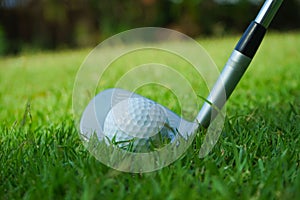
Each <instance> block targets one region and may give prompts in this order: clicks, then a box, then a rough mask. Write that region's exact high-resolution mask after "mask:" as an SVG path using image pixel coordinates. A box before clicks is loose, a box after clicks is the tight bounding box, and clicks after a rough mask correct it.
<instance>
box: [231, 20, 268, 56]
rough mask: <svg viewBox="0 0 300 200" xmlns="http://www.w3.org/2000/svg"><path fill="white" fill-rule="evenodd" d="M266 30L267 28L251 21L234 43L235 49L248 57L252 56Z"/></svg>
mask: <svg viewBox="0 0 300 200" xmlns="http://www.w3.org/2000/svg"><path fill="white" fill-rule="evenodd" d="M266 30H267V29H266V28H265V27H264V26H262V25H261V24H258V23H256V22H255V21H252V22H251V24H250V25H249V26H248V28H247V30H246V31H245V32H244V34H243V36H242V38H241V39H240V41H239V42H238V44H237V45H236V47H235V50H237V51H239V52H241V53H242V54H244V55H245V56H248V57H249V58H253V57H254V55H255V53H256V51H257V49H258V47H259V45H260V43H261V41H262V40H263V38H264V35H265V33H266Z"/></svg>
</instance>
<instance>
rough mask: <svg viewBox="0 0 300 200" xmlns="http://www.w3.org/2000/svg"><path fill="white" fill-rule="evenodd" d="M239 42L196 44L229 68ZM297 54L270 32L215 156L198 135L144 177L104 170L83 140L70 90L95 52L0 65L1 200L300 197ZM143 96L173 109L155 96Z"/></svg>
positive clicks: (40, 55) (285, 37)
mask: <svg viewBox="0 0 300 200" xmlns="http://www.w3.org/2000/svg"><path fill="white" fill-rule="evenodd" d="M237 40H238V37H226V38H207V39H199V42H200V44H201V45H203V46H204V47H205V49H206V50H207V51H208V53H209V54H210V55H211V57H212V58H213V60H214V61H215V63H216V64H217V66H219V67H220V68H222V66H223V64H224V63H225V62H226V60H227V57H228V56H229V55H230V52H231V51H232V49H233V47H234V45H235V44H236V42H237ZM299 46H300V34H299V33H285V34H279V33H269V34H267V36H266V38H265V40H264V41H263V44H262V46H261V48H260V49H259V51H258V54H257V56H256V57H255V58H254V60H253V62H252V64H251V65H250V68H249V69H248V71H247V72H246V74H245V76H244V77H243V79H242V81H241V82H240V84H239V85H238V86H237V88H236V90H235V91H234V93H233V94H232V96H231V99H230V100H229V102H228V103H227V105H226V111H227V117H226V121H225V126H224V129H223V131H222V134H221V137H220V139H219V140H218V142H217V144H216V146H215V147H214V148H213V150H212V152H210V153H209V155H208V156H206V157H204V158H201V159H200V158H199V157H198V154H199V148H200V145H201V142H202V139H203V137H201V135H197V136H196V138H195V140H194V142H193V144H192V146H191V147H190V148H189V149H188V150H187V152H186V153H185V154H184V156H182V157H181V158H180V159H178V160H177V161H176V162H174V163H173V164H171V165H169V166H168V167H165V168H163V169H161V170H159V171H155V172H151V173H143V174H131V173H123V172H119V171H116V170H114V169H110V168H109V167H107V166H105V165H103V164H102V163H100V162H99V161H97V160H96V159H95V158H94V157H93V156H92V155H90V154H89V152H88V151H87V150H86V149H85V148H84V146H83V144H82V143H81V140H80V138H79V136H78V132H77V130H76V128H75V126H74V119H73V115H72V90H73V83H74V80H75V76H76V72H77V70H78V69H79V67H80V65H81V63H82V62H83V60H84V58H85V57H86V56H87V55H88V53H89V51H90V49H82V50H74V51H71V50H68V51H66V50H65V51H59V52H37V53H24V54H22V55H20V56H16V57H2V58H1V59H0V121H1V124H0V199H20V198H24V199H170V200H171V199H236V198H239V199H297V198H300V173H299V171H300V134H299V133H300V70H299V66H300V51H299ZM107 80H108V85H113V84H114V80H115V77H111V78H110V77H109V76H108V78H107ZM109 81H110V82H109ZM195 84H196V83H195ZM195 87H197V86H195ZM144 92H147V95H149V96H150V97H151V96H153V98H154V99H156V98H158V97H157V96H160V101H161V103H164V102H169V101H170V99H169V97H168V96H167V95H165V96H164V95H163V96H161V95H160V94H157V90H155V88H149V89H148V90H147V91H144ZM175 104H176V103H175ZM175 104H174V105H175Z"/></svg>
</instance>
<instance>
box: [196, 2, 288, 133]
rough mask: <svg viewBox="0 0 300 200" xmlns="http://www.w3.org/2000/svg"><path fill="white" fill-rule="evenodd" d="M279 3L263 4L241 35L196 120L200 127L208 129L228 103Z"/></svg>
mask: <svg viewBox="0 0 300 200" xmlns="http://www.w3.org/2000/svg"><path fill="white" fill-rule="evenodd" d="M282 2H283V0H266V1H265V3H264V5H263V6H262V8H261V10H260V12H259V13H258V15H257V17H256V18H255V20H254V21H252V22H251V23H250V25H249V26H248V28H247V30H246V31H245V32H244V34H243V36H242V37H241V39H240V40H239V42H238V43H237V45H236V47H235V49H234V50H233V52H232V54H231V56H230V57H229V59H228V61H227V63H226V65H225V67H224V68H223V70H222V72H221V74H220V76H219V78H218V80H217V82H216V83H215V85H214V87H213V89H212V90H211V92H210V94H209V96H208V98H207V102H205V103H204V105H203V107H202V108H201V110H200V112H199V114H198V116H197V119H196V120H197V121H198V122H199V123H200V124H201V126H202V127H204V128H207V127H208V126H209V125H210V123H211V122H212V120H214V118H215V117H216V116H217V114H218V113H219V111H220V110H221V109H222V107H223V106H224V104H225V103H226V101H227V100H228V99H229V97H230V95H231V93H232V92H233V90H234V88H235V87H236V85H237V84H238V82H239V81H240V79H241V78H242V76H243V74H244V73H245V71H246V70H247V68H248V66H249V64H250V62H251V60H252V58H253V57H254V55H255V53H256V51H257V49H258V47H259V45H260V44H261V42H262V40H263V37H264V35H265V33H266V30H267V28H268V27H269V25H270V23H271V21H272V19H273V18H274V16H275V14H276V13H277V11H278V9H279V7H280V5H281V3H282Z"/></svg>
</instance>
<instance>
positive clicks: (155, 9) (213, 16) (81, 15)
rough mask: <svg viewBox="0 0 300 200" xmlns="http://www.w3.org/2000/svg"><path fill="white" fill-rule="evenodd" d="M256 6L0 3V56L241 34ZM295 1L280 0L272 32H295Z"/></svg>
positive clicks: (244, 2)
mask: <svg viewBox="0 0 300 200" xmlns="http://www.w3.org/2000/svg"><path fill="white" fill-rule="evenodd" d="M262 3H263V1H260V0H126V1H122V0H101V1H100V0H0V55H6V54H19V53H21V52H24V51H35V50H45V49H46V50H56V49H66V48H68V49H69V48H81V47H86V46H89V47H90V46H95V45H97V44H98V43H99V42H101V41H102V40H104V39H105V38H107V37H109V36H112V35H114V34H116V33H119V32H121V31H125V30H128V29H132V28H137V27H144V26H156V27H166V28H171V29H175V30H178V31H180V32H183V33H185V34H187V35H189V36H191V37H199V36H201V37H206V36H216V37H218V36H224V35H230V34H237V33H240V32H242V31H243V30H244V29H245V28H246V26H247V25H248V22H249V21H250V20H252V19H253V18H254V17H255V16H256V14H257V12H258V10H259V7H260V6H261V4H262ZM299 8H300V1H299V0H286V1H284V3H283V5H282V8H281V9H280V11H279V13H278V14H277V16H276V18H275V20H274V22H273V23H272V26H271V27H270V28H271V29H273V30H276V31H291V30H295V29H299V28H300V23H299V21H300V12H299Z"/></svg>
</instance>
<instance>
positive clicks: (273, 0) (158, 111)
mask: <svg viewBox="0 0 300 200" xmlns="http://www.w3.org/2000/svg"><path fill="white" fill-rule="evenodd" d="M282 2H283V0H266V1H265V3H264V5H263V6H262V8H261V10H260V12H259V13H258V15H257V17H256V18H255V20H254V21H252V22H251V23H250V25H249V26H248V28H247V29H246V31H245V32H244V34H243V36H242V37H241V39H240V40H239V42H238V43H237V45H236V47H235V49H234V50H233V52H232V54H231V56H230V57H229V59H228V61H227V63H226V65H225V67H224V68H223V70H222V72H221V74H220V76H219V78H218V80H217V82H216V83H215V85H214V87H213V89H212V90H211V92H210V94H209V96H208V98H207V101H206V102H205V103H204V105H203V107H202V108H201V110H200V112H199V113H198V115H197V117H196V119H195V120H194V121H193V122H190V121H187V120H185V119H183V118H181V117H180V116H178V115H177V114H175V113H174V112H173V111H171V110H169V109H168V108H166V107H164V106H162V105H160V104H158V103H156V102H154V101H152V100H150V99H148V98H145V97H143V96H140V95H138V94H135V93H133V92H131V91H127V90H123V89H119V88H112V89H107V90H104V91H102V92H100V93H99V94H97V95H96V96H95V97H94V98H93V99H92V100H91V101H90V102H89V104H88V106H87V107H86V108H85V110H84V112H83V114H82V117H81V120H80V132H81V135H83V136H84V137H85V138H86V139H89V138H90V137H91V136H92V135H93V134H94V133H96V134H97V137H98V139H99V140H103V139H109V140H110V141H112V140H115V141H116V142H121V141H131V139H132V138H138V139H137V140H134V144H133V145H134V146H139V145H140V146H145V145H149V144H148V143H147V142H148V140H147V138H153V137H155V135H156V134H157V133H160V134H161V136H162V137H166V138H168V139H169V140H170V141H171V142H173V141H176V136H177V135H181V136H182V137H183V138H187V137H189V136H190V135H192V134H194V133H195V132H196V131H197V130H198V129H199V127H204V128H207V127H209V125H210V124H211V122H212V121H213V120H214V119H215V118H216V116H217V115H218V113H219V110H221V109H222V107H223V106H224V104H225V103H226V101H227V100H228V99H229V97H230V95H231V93H232V92H233V90H234V89H235V87H236V85H237V84H238V82H239V81H240V79H241V78H242V76H243V74H244V73H245V71H246V69H247V67H248V66H249V64H250V62H251V60H252V58H253V57H254V55H255V53H256V51H257V49H258V47H259V45H260V44H261V42H262V39H263V37H264V35H265V33H266V30H267V28H268V27H269V25H270V23H271V21H272V19H273V18H274V16H275V14H276V12H277V11H278V9H279V7H280V5H281V3H282ZM124 145H126V143H123V142H122V143H119V144H118V146H119V147H124Z"/></svg>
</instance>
